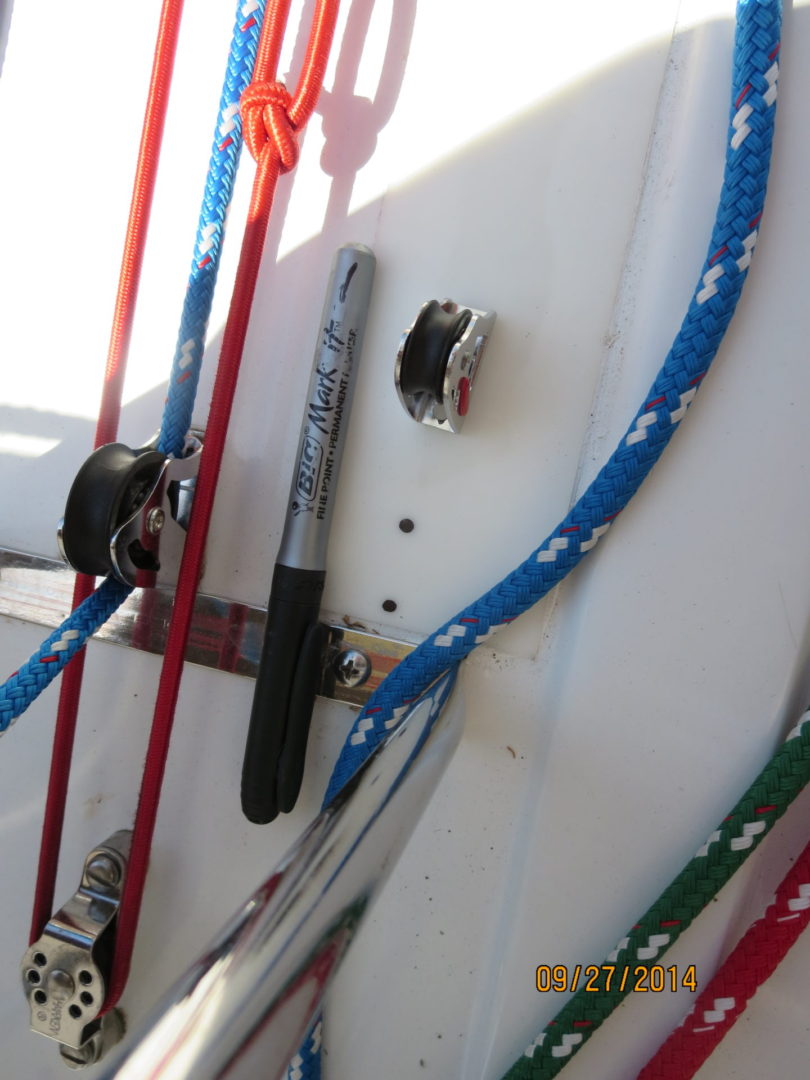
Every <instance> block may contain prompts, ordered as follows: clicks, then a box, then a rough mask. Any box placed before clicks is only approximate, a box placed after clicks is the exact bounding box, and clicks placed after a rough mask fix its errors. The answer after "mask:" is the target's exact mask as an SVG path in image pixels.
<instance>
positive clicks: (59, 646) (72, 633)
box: [51, 630, 79, 652]
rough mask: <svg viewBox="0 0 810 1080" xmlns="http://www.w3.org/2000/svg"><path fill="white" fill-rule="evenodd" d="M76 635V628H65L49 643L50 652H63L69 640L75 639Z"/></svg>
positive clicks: (68, 644)
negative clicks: (58, 636) (51, 643)
mask: <svg viewBox="0 0 810 1080" xmlns="http://www.w3.org/2000/svg"><path fill="white" fill-rule="evenodd" d="M78 636H79V631H78V630H66V631H65V632H64V634H62V636H61V637H60V638H59V640H58V641H55V642H54V643H53V645H51V652H64V651H65V649H69V648H70V643H71V641H75V640H76V638H77V637H78Z"/></svg>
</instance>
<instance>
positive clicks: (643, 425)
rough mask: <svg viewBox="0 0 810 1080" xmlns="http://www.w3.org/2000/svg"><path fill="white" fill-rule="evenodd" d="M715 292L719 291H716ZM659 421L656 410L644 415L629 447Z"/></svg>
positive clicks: (639, 440) (643, 436)
mask: <svg viewBox="0 0 810 1080" xmlns="http://www.w3.org/2000/svg"><path fill="white" fill-rule="evenodd" d="M715 292H717V290H716V289H715ZM657 419H658V413H657V412H656V411H655V409H653V410H652V412H648V413H643V414H642V415H641V416H639V417H638V419H637V420H636V422H635V425H634V427H633V430H632V431H631V432H630V434H629V435H628V436H627V438H626V440H625V442H626V443H627V445H628V446H634V445H635V444H636V443H638V442H643V440H644V439H646V438H647V431H646V429H647V428H648V427H650V426H651V425H652V424H654V423H655V422H656V420H657Z"/></svg>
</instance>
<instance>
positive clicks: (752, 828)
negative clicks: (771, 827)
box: [729, 821, 767, 851]
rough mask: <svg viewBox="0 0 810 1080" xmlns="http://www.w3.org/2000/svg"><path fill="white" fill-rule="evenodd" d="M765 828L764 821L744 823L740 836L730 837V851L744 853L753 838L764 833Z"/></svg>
mask: <svg viewBox="0 0 810 1080" xmlns="http://www.w3.org/2000/svg"><path fill="white" fill-rule="evenodd" d="M766 828H767V825H766V823H765V822H764V821H746V823H745V824H744V825H743V831H742V835H741V836H734V837H732V838H731V841H730V843H729V847H730V848H731V850H732V851H746V850H747V849H748V848H750V847H751V845H752V844H753V842H754V837H755V836H759V835H761V833H764V832H765V829H766Z"/></svg>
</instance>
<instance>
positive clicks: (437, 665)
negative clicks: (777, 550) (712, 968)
mask: <svg viewBox="0 0 810 1080" xmlns="http://www.w3.org/2000/svg"><path fill="white" fill-rule="evenodd" d="M780 24H781V2H780V0H740V2H739V3H738V5H737V30H736V35H735V43H734V72H733V78H732V94H731V101H732V105H731V116H730V123H729V130H728V149H727V154H726V165H725V172H724V177H723V186H722V190H721V193H720V201H719V205H718V209H717V217H716V221H715V225H714V229H713V231H712V237H711V241H710V244H709V251H708V254H707V257H706V261H705V263H704V265H703V269H702V271H701V275H700V281H699V282H698V286H697V288H696V290H695V295H694V296H693V298H692V301H691V303H690V305H689V310H688V311H687V313H686V317H685V318H684V320H683V323H682V324H681V328H680V331H679V332H678V335H677V337H676V338H675V341H674V343H673V345H672V348H671V349H670V351H669V354H668V355H667V357H666V359H665V361H664V364H663V367H662V368H661V370H660V371H659V373H658V375H657V377H656V379H655V381H654V383H653V384H652V386H651V388H650V390H649V392H648V394H647V396H646V397H645V399H644V401H643V402H642V405H641V407H640V409H639V410H638V412H637V413H636V416H635V418H634V419H633V422H632V423H631V425H630V427H629V428H628V430H627V432H626V433H625V435H624V436H623V438H622V439H621V441H620V442H619V445H618V446H617V448H616V450H615V451H614V452H613V454H612V455H611V457H610V458H609V459H608V461H607V463H606V465H605V466H604V467H603V468H602V470H601V471H600V473H599V474H598V476H597V477H596V479H595V480H594V481H593V483H591V485H590V486H589V487H588V488H587V490H586V491H585V493H584V494H583V495H582V496H581V498H580V499H579V500H578V501H577V502H576V503H575V505H574V506H573V507H572V509H571V510H570V511H569V513H568V515H567V516H566V517H565V518H564V520H563V521H561V522H560V524H559V525H558V526H557V528H556V529H554V530H553V532H551V533H550V534H549V535H548V536H547V537H546V539H545V540H544V541H543V543H542V544H541V545H540V546H539V547H538V548H536V549H535V550H534V551H533V552H532V553H531V555H529V557H528V558H527V559H526V560H525V561H524V562H523V563H522V564H521V565H520V566H518V567H517V569H516V570H514V571H513V572H512V573H511V574H509V575H508V576H507V577H505V578H504V579H503V580H502V581H500V582H499V583H498V584H497V585H495V586H494V587H493V588H492V589H490V591H489V592H487V593H485V594H484V595H483V596H481V597H479V598H478V599H477V600H476V601H474V602H473V603H472V604H470V605H469V606H468V607H466V608H465V609H464V610H463V611H461V612H459V613H458V614H457V615H456V616H454V618H452V619H451V620H450V621H449V622H446V623H445V624H444V626H442V627H440V628H439V629H438V630H437V631H435V632H434V633H433V634H431V635H430V636H429V637H428V638H427V639H426V640H425V641H424V642H422V644H421V645H419V646H418V648H416V649H415V650H414V651H413V652H412V653H411V654H410V655H409V656H408V657H407V658H406V659H405V660H403V661H402V662H401V663H400V664H398V665H397V667H396V668H394V670H393V671H392V672H391V674H390V675H389V676H388V677H387V678H386V679H385V681H384V682H383V684H382V685H381V686H380V687H379V689H378V690H376V691H375V693H374V694H373V695H372V697H371V698H370V699H369V702H368V704H367V705H366V707H365V708H364V709H363V711H362V712H361V713H360V714H359V716H358V717H357V720H356V722H355V724H354V726H353V728H352V730H351V731H350V733H349V736H348V738H347V740H346V742H345V744H344V746H343V749H342V751H341V754H340V756H339V758H338V761H337V764H336V765H335V768H334V771H333V773H332V777H331V779H330V781H329V785H328V788H327V791H326V796H325V798H324V805H326V804H327V803H328V802H330V801H331V799H332V797H333V796H334V795H335V794H336V792H337V791H339V790H340V788H341V787H343V785H344V784H345V783H346V781H347V780H348V779H349V777H350V776H351V775H352V774H353V773H354V772H355V771H356V769H357V768H358V767H359V766H360V765H361V764H362V762H363V761H364V760H365V759H366V758H367V757H368V755H369V754H370V753H371V751H372V750H373V749H374V747H375V746H376V745H377V744H378V743H379V742H380V740H381V739H382V738H383V737H384V735H386V734H387V733H388V731H389V730H390V728H386V726H385V725H386V722H387V721H390V720H391V719H392V718H394V717H395V716H396V715H397V711H398V710H401V709H402V705H403V702H405V701H408V700H410V699H413V698H414V697H416V696H418V695H419V694H420V693H421V692H422V691H423V690H424V689H425V687H426V686H428V685H429V684H430V683H431V682H432V681H433V680H434V679H436V678H438V677H439V676H440V675H441V674H442V673H443V672H445V671H447V670H449V668H451V667H452V666H454V665H458V664H459V663H460V662H461V661H462V660H463V659H464V657H466V656H467V655H468V654H469V653H470V652H471V651H472V650H473V649H474V648H475V647H476V645H479V644H480V643H481V642H482V641H484V640H485V639H487V638H488V637H489V636H490V635H491V634H492V633H493V632H494V631H495V630H497V629H499V628H500V627H502V626H504V625H505V624H507V623H508V622H511V621H512V620H513V619H515V618H517V616H518V615H520V614H522V613H523V612H524V611H526V610H528V608H530V607H531V606H532V605H533V604H535V603H536V602H537V601H538V600H539V599H540V598H541V597H543V596H545V595H546V593H547V592H549V590H551V589H553V588H554V586H555V585H557V584H558V583H559V582H560V581H562V579H563V578H564V577H565V576H566V574H568V573H569V572H570V571H571V570H573V568H574V567H575V566H576V565H577V564H578V563H579V561H580V560H581V559H582V558H583V557H584V556H585V555H586V554H587V553H588V552H589V551H590V550H592V549H593V547H594V546H595V545H596V543H597V542H598V540H599V539H600V537H601V536H602V535H604V533H605V532H606V531H607V529H608V528H609V527H610V524H611V522H612V521H613V520H614V519H615V517H616V516H617V515H618V514H619V513H620V512H621V511H622V510H623V509H624V507H625V506H626V505H627V504H628V502H629V501H630V499H631V498H632V497H633V495H635V493H636V492H637V491H638V489H639V487H640V486H641V484H642V482H643V480H644V479H645V477H646V476H647V475H648V473H649V472H650V470H651V469H652V467H653V465H654V464H655V463H656V461H657V460H658V458H659V457H660V456H661V454H662V453H663V451H664V449H665V447H666V446H667V444H668V442H669V440H670V439H671V438H672V435H673V433H674V432H675V430H676V428H677V427H678V425H679V423H680V421H681V420H682V419H683V417H684V415H685V414H686V411H687V409H688V408H689V405H690V404H691V402H692V400H693V399H694V396H695V394H696V392H697V388H698V386H699V385H700V382H701V381H702V379H703V377H704V375H705V374H706V372H707V370H708V368H709V365H710V364H711V362H712V360H713V359H714V356H715V353H716V352H717V349H718V346H719V345H720V342H721V340H722V338H723V335H724V333H725V331H726V328H727V326H728V324H729V322H730V321H731V317H732V315H733V314H734V309H735V308H736V305H737V301H738V299H739V296H740V293H741V291H742V286H743V282H744V281H745V278H746V275H747V270H748V264H749V262H750V260H751V254H752V252H753V247H754V244H755V243H756V239H757V227H758V224H759V218H760V216H761V214H762V209H763V206H764V203H765V189H766V184H767V179H768V169H769V166H770V158H771V145H772V140H773V124H774V112H775V109H774V103H775V100H776V73H777V71H778V69H777V67H776V54H777V52H778V47H779V32H780ZM307 1046H308V1044H307V1043H306V1042H305V1044H304V1045H303V1046H302V1048H301V1050H300V1051H299V1054H298V1058H299V1059H300V1064H296V1069H295V1071H293V1070H292V1069H290V1070H289V1071H288V1076H287V1080H316V1078H317V1077H318V1076H319V1075H320V1063H319V1062H318V1061H317V1060H316V1058H317V1055H312V1054H311V1053H310V1052H309V1050H308V1048H307Z"/></svg>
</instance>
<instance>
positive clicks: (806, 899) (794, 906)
mask: <svg viewBox="0 0 810 1080" xmlns="http://www.w3.org/2000/svg"><path fill="white" fill-rule="evenodd" d="M787 906H788V910H789V911H791V912H792V914H791V915H780V916H779V918H778V919H777V920H776V921H777V922H791V921H792V920H793V919H798V918H799V917H800V915H801V913H802V912H803V911H807V909H808V908H810V883H807V884H804V885H800V886H799V892H798V896H792V897H791V898H790V900H788V902H787Z"/></svg>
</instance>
